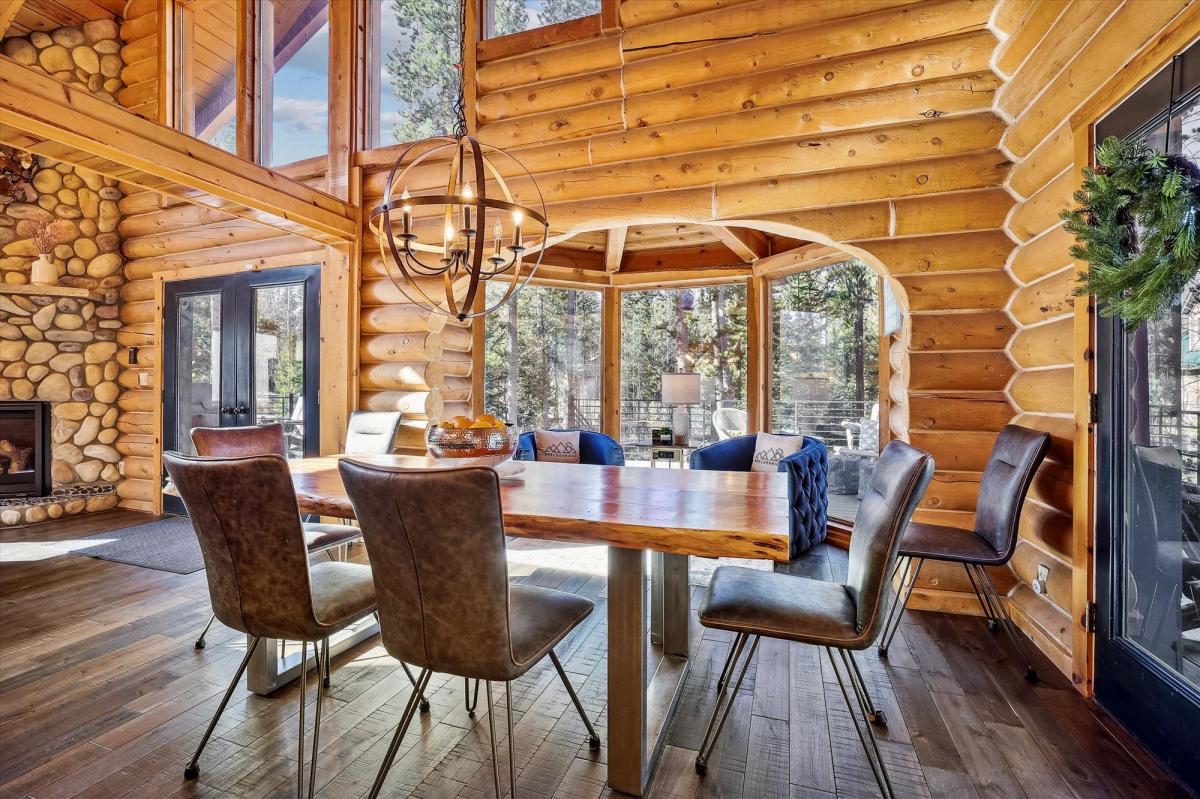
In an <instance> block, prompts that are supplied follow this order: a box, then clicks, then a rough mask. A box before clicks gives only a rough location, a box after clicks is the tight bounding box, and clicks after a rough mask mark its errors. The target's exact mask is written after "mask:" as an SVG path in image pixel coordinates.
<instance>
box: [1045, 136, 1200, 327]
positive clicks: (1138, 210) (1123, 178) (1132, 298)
mask: <svg viewBox="0 0 1200 799" xmlns="http://www.w3.org/2000/svg"><path fill="white" fill-rule="evenodd" d="M1096 164H1097V165H1096V167H1095V168H1094V169H1090V168H1089V169H1085V170H1084V171H1083V188H1082V189H1080V190H1079V191H1076V192H1075V202H1077V203H1078V204H1079V207H1077V208H1074V209H1071V210H1069V211H1063V212H1062V218H1063V220H1064V222H1065V224H1064V227H1065V228H1066V229H1067V230H1068V231H1069V232H1071V233H1073V234H1074V235H1075V238H1076V240H1077V242H1078V243H1077V244H1075V245H1074V246H1072V247H1071V256H1072V257H1073V258H1076V259H1078V260H1081V261H1087V263H1088V271H1087V272H1081V273H1080V274H1079V283H1080V284H1079V286H1078V287H1077V288H1076V290H1075V294H1076V296H1084V295H1087V294H1095V295H1096V297H1097V299H1099V300H1100V301H1101V303H1102V305H1101V308H1100V313H1102V314H1104V315H1105V316H1120V317H1121V319H1122V320H1123V321H1124V323H1125V325H1126V326H1127V327H1129V328H1131V329H1132V328H1136V327H1137V326H1138V325H1141V324H1142V323H1144V322H1146V321H1149V320H1151V319H1155V318H1157V317H1158V316H1160V315H1161V314H1163V313H1164V312H1165V311H1167V310H1168V309H1169V308H1170V307H1171V305H1172V304H1173V303H1174V302H1175V300H1176V299H1177V298H1178V297H1179V295H1180V294H1181V293H1182V292H1183V289H1184V287H1185V286H1186V285H1187V283H1188V281H1189V280H1191V279H1192V278H1193V276H1195V275H1196V273H1197V271H1200V246H1198V244H1200V243H1198V242H1197V231H1196V225H1197V219H1196V213H1197V209H1198V206H1200V170H1197V169H1196V167H1195V166H1194V165H1193V164H1192V163H1191V162H1190V161H1188V160H1187V159H1186V158H1184V157H1183V156H1179V155H1164V154H1162V153H1156V152H1153V151H1151V150H1150V149H1149V148H1148V147H1147V146H1146V143H1145V142H1144V141H1126V140H1123V139H1118V138H1117V137H1115V136H1110V137H1109V138H1107V139H1105V140H1104V142H1103V143H1102V144H1101V145H1100V147H1099V149H1098V150H1097V151H1096Z"/></svg>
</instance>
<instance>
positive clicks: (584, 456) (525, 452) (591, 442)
mask: <svg viewBox="0 0 1200 799" xmlns="http://www.w3.org/2000/svg"><path fill="white" fill-rule="evenodd" d="M553 432H555V433H562V432H567V431H564V430H554V431H553ZM513 460H517V461H535V460H537V446H536V445H535V442H534V438H533V431H532V430H531V431H529V432H528V433H522V434H521V438H520V440H519V441H518V442H517V451H516V452H515V453H514V454H513ZM579 462H580V463H590V464H592V465H593V466H624V465H625V450H624V449H622V448H621V445H620V444H618V443H617V441H616V439H614V438H613V437H612V436H606V435H604V433H593V432H592V431H591V430H580V431H579Z"/></svg>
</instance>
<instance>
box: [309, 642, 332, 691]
mask: <svg viewBox="0 0 1200 799" xmlns="http://www.w3.org/2000/svg"><path fill="white" fill-rule="evenodd" d="M313 648H314V649H315V648H316V644H313ZM322 663H324V664H325V670H324V671H322V670H321V668H320V666H321V664H322ZM317 667H318V668H317V672H318V673H319V674H320V675H321V685H322V687H324V688H328V687H329V639H328V638H326V639H324V640H323V641H321V656H320V658H318V660H317Z"/></svg>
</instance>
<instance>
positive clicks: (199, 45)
mask: <svg viewBox="0 0 1200 799" xmlns="http://www.w3.org/2000/svg"><path fill="white" fill-rule="evenodd" d="M235 6H236V3H235V0H213V2H210V3H193V4H188V5H180V6H178V14H179V17H178V25H179V35H178V37H177V38H176V41H177V44H178V50H177V51H176V64H175V69H176V75H178V76H179V79H178V82H177V85H178V91H179V103H178V105H179V121H178V126H179V129H180V130H182V131H183V132H184V133H188V134H191V135H192V136H195V137H196V138H198V139H200V140H201V141H206V142H208V143H209V144H211V145H213V146H214V147H220V148H221V149H222V150H226V151H228V152H231V153H236V152H237V119H236V109H237V102H236V99H237V40H236V34H237V17H236V15H235Z"/></svg>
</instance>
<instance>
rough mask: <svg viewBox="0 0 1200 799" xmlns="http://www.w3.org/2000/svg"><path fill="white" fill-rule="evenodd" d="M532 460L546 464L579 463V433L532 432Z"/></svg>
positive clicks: (568, 431) (569, 431)
mask: <svg viewBox="0 0 1200 799" xmlns="http://www.w3.org/2000/svg"><path fill="white" fill-rule="evenodd" d="M533 446H534V449H535V450H536V452H535V453H534V459H535V460H539V461H545V462H547V463H579V431H578V430H564V431H562V432H556V431H553V430H534V431H533Z"/></svg>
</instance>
